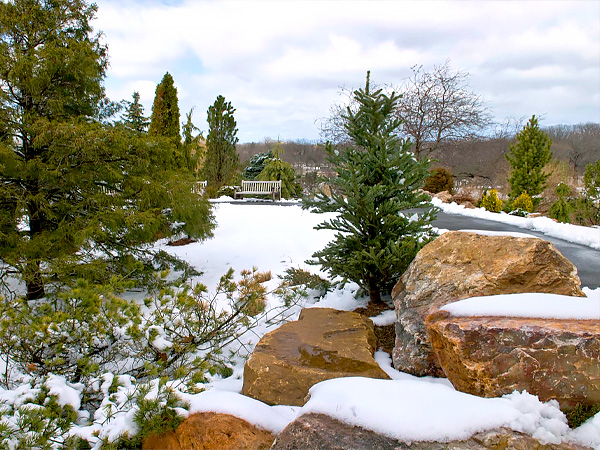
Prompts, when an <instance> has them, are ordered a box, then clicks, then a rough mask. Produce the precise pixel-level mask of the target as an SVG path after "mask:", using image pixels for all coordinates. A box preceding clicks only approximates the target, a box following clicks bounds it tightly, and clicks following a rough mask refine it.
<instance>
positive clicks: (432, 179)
mask: <svg viewBox="0 0 600 450" xmlns="http://www.w3.org/2000/svg"><path fill="white" fill-rule="evenodd" d="M423 189H424V190H426V191H427V192H431V193H432V194H437V193H438V192H442V191H448V192H449V193H450V194H452V192H453V190H454V177H453V176H452V172H450V170H448V169H446V168H444V167H438V168H437V169H433V170H431V171H430V172H429V176H428V177H427V178H426V179H425V184H424V185H423Z"/></svg>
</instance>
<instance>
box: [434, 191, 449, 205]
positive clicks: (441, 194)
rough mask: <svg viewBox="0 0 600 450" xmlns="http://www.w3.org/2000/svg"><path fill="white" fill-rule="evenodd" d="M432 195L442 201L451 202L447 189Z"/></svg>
mask: <svg viewBox="0 0 600 450" xmlns="http://www.w3.org/2000/svg"><path fill="white" fill-rule="evenodd" d="M433 196H434V197H435V198H437V199H440V200H441V201H442V202H443V203H450V202H452V194H451V193H450V192H448V191H442V192H438V193H437V194H433Z"/></svg>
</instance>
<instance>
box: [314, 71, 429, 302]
mask: <svg viewBox="0 0 600 450" xmlns="http://www.w3.org/2000/svg"><path fill="white" fill-rule="evenodd" d="M354 100H355V101H356V103H357V104H358V110H357V111H353V110H352V109H351V108H350V107H348V108H347V109H346V112H345V114H344V115H343V116H342V117H343V120H344V129H345V131H346V133H347V134H348V136H349V138H350V139H351V144H350V145H348V146H342V147H338V148H333V147H332V146H331V145H328V146H327V148H326V150H327V153H328V160H329V162H330V163H331V165H332V167H333V168H335V170H336V172H337V175H336V177H335V178H332V179H331V180H330V181H329V184H330V186H331V188H332V189H331V191H332V193H331V198H330V197H328V196H326V195H325V194H323V193H320V194H318V195H316V197H315V198H314V199H313V200H310V199H306V200H305V201H303V208H311V209H312V210H313V211H314V212H317V213H331V212H335V213H337V216H336V217H335V218H333V219H329V220H326V221H325V222H322V223H321V224H319V225H318V226H317V227H316V229H329V230H334V231H336V235H335V237H334V239H333V240H332V241H331V242H330V243H329V244H328V245H327V246H326V247H325V248H324V249H322V250H320V251H318V252H316V253H314V254H313V258H315V259H314V260H311V261H309V263H311V264H320V265H321V266H322V267H323V269H325V270H326V271H327V272H328V273H329V274H330V275H331V276H332V277H341V279H342V283H345V282H346V281H348V280H350V281H354V282H356V283H357V284H358V285H359V286H360V287H361V288H363V289H364V290H365V291H366V292H368V294H369V298H370V301H371V302H374V303H377V302H380V301H381V294H382V293H384V294H387V293H389V292H390V291H391V288H392V287H393V285H394V284H395V283H396V282H397V281H398V278H399V277H400V276H401V275H402V273H403V272H404V270H405V269H406V268H407V267H408V265H409V264H410V262H411V261H412V259H413V258H414V257H415V255H416V254H417V252H418V251H419V249H420V248H421V247H422V246H423V245H425V243H427V242H428V240H429V239H430V238H431V237H432V232H431V227H430V226H429V223H430V222H431V220H433V218H434V213H433V211H432V210H431V209H428V210H426V212H424V213H422V214H418V215H414V216H413V214H412V213H410V214H408V213H403V210H405V209H409V208H416V207H423V206H431V205H430V203H429V197H428V196H427V195H425V194H423V193H420V192H419V188H420V187H422V185H423V182H424V180H425V178H426V177H427V175H428V172H427V169H428V167H427V166H428V162H426V161H417V159H416V158H415V157H414V155H413V153H412V152H411V146H410V144H409V142H408V141H406V140H402V139H400V138H399V137H398V128H399V126H400V121H399V119H397V117H396V116H395V110H396V105H397V102H398V96H397V95H396V94H395V93H392V94H390V95H386V94H385V93H384V92H383V91H382V90H381V89H378V90H376V91H375V92H371V91H370V89H369V75H368V74H367V84H366V87H365V88H364V89H360V90H357V91H355V92H354Z"/></svg>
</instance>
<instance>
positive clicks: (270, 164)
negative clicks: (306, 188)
mask: <svg viewBox="0 0 600 450" xmlns="http://www.w3.org/2000/svg"><path fill="white" fill-rule="evenodd" d="M283 152H284V150H283V147H282V146H281V142H280V141H277V142H276V143H275V144H274V146H273V148H272V149H271V151H270V153H271V154H272V155H273V157H272V158H271V159H268V160H266V161H265V167H264V169H263V170H262V171H261V172H260V174H259V175H258V179H259V180H262V181H280V180H281V196H282V197H283V198H293V197H298V196H299V195H300V194H301V193H302V186H300V184H299V183H298V182H296V181H295V178H296V171H295V170H294V167H293V166H292V165H291V164H290V163H288V162H285V161H284V160H283V159H281V155H283Z"/></svg>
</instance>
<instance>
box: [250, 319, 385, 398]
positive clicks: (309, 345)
mask: <svg viewBox="0 0 600 450" xmlns="http://www.w3.org/2000/svg"><path fill="white" fill-rule="evenodd" d="M375 346H376V338H375V333H374V331H373V322H372V321H371V320H370V319H368V318H366V317H364V316H362V315H360V314H357V313H353V312H347V311H338V310H335V309H331V308H306V309H303V310H302V312H301V313H300V317H299V318H298V320H297V321H295V322H288V323H285V324H283V325H282V326H281V327H279V328H278V329H276V330H274V331H272V332H270V333H267V334H266V335H265V336H263V338H262V339H261V340H260V341H259V342H258V344H257V345H256V348H255V349H254V352H253V353H252V355H251V356H250V358H249V359H248V361H247V362H246V365H245V366H244V385H243V388H242V394H244V395H247V396H249V397H252V398H255V399H257V400H260V401H262V402H265V403H268V404H270V405H295V406H302V405H304V403H305V401H306V397H307V395H308V390H309V389H310V388H311V386H313V385H315V384H316V383H319V382H321V381H324V380H329V379H332V378H340V377H353V376H355V377H368V378H383V379H389V376H388V375H387V374H386V373H385V372H384V371H383V370H382V369H381V367H379V364H377V362H376V361H375V359H374V358H373V353H374V351H375Z"/></svg>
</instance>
